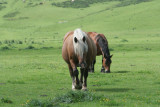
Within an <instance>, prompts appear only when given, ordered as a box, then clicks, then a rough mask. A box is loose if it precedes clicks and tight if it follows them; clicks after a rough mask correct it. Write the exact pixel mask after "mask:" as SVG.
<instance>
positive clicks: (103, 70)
mask: <svg viewBox="0 0 160 107" xmlns="http://www.w3.org/2000/svg"><path fill="white" fill-rule="evenodd" d="M101 72H102V73H104V72H105V68H104V66H103V55H102V68H101Z"/></svg>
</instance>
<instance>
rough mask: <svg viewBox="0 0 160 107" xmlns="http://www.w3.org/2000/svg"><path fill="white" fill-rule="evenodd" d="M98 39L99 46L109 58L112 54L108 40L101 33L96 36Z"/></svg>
mask: <svg viewBox="0 0 160 107" xmlns="http://www.w3.org/2000/svg"><path fill="white" fill-rule="evenodd" d="M96 40H97V42H98V44H99V47H100V48H101V50H102V53H103V54H104V57H105V58H108V57H109V56H110V51H109V48H108V42H107V40H105V39H104V38H103V37H102V36H100V34H98V35H97V36H96Z"/></svg>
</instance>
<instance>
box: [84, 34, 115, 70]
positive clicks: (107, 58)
mask: <svg viewBox="0 0 160 107" xmlns="http://www.w3.org/2000/svg"><path fill="white" fill-rule="evenodd" d="M87 34H88V36H90V37H91V39H92V40H93V41H94V43H95V45H96V47H97V56H99V55H102V68H101V72H103V73H110V72H111V71H110V66H111V63H112V61H111V58H112V56H113V55H110V51H109V47H108V41H107V39H106V37H105V36H104V34H99V33H96V32H87ZM95 63H96V59H95V60H94V61H93V63H92V64H91V66H90V70H89V72H94V64H95Z"/></svg>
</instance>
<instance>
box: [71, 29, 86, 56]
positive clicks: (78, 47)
mask: <svg viewBox="0 0 160 107" xmlns="http://www.w3.org/2000/svg"><path fill="white" fill-rule="evenodd" d="M75 37H76V38H77V40H78V42H77V43H75V41H74V38H75ZM83 37H85V39H86V40H87V39H88V38H87V34H86V33H85V32H83V31H82V30H81V29H76V30H74V33H73V46H74V52H75V54H76V55H78V56H80V57H81V58H83V53H85V52H88V44H87V41H86V40H85V42H84V41H83V40H82V39H83Z"/></svg>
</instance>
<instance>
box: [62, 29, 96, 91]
mask: <svg viewBox="0 0 160 107" xmlns="http://www.w3.org/2000/svg"><path fill="white" fill-rule="evenodd" d="M96 49H97V48H96V45H95V44H94V42H93V40H92V39H91V38H90V37H89V36H88V35H87V34H86V33H85V32H83V31H82V30H81V29H76V30H74V31H71V32H68V33H67V34H66V35H65V37H64V40H63V47H62V56H63V59H64V60H65V62H66V63H67V64H68V68H69V71H70V76H71V78H72V90H75V89H82V90H86V89H87V77H88V70H89V66H90V64H92V62H93V61H94V59H95V57H96V54H97V50H96ZM77 67H80V71H81V76H80V80H79V78H78V75H79V72H78V69H77ZM83 79H84V80H83Z"/></svg>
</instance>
